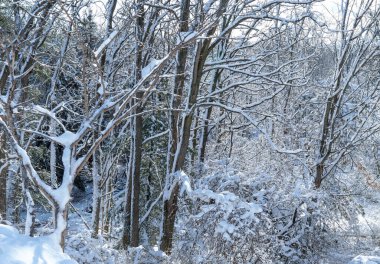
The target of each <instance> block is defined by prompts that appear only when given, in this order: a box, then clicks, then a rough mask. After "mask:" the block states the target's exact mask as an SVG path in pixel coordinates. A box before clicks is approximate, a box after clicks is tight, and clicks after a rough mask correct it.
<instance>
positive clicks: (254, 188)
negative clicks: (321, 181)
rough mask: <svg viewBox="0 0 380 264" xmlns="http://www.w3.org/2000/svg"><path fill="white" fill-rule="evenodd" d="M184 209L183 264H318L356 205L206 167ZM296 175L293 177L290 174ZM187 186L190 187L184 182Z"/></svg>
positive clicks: (178, 251)
mask: <svg viewBox="0 0 380 264" xmlns="http://www.w3.org/2000/svg"><path fill="white" fill-rule="evenodd" d="M205 173H206V174H207V175H208V176H204V177H202V178H200V179H198V180H195V181H194V182H193V183H192V185H193V186H194V187H193V190H189V189H187V192H186V197H187V199H184V202H183V204H182V205H181V206H180V210H181V211H180V216H179V220H178V227H177V230H178V232H177V236H178V237H177V239H178V241H179V242H178V243H177V244H176V247H175V249H174V253H173V256H172V257H171V259H172V260H173V261H175V262H179V263H316V262H318V260H319V259H320V257H321V256H322V255H323V254H324V253H325V250H326V249H328V248H329V247H330V246H332V245H334V244H336V243H337V239H338V238H337V237H336V236H335V235H334V234H335V233H336V231H337V230H338V229H340V230H339V231H342V230H348V229H350V228H351V227H352V226H353V224H355V221H356V217H355V216H356V215H357V213H358V211H357V210H356V206H355V204H354V203H353V202H352V201H351V199H349V198H347V197H345V196H334V195H328V194H326V193H327V192H325V191H323V192H322V191H315V190H313V189H311V188H309V187H307V186H305V184H302V183H301V182H298V184H296V185H295V186H296V187H294V184H292V187H290V186H289V185H290V184H291V181H289V182H285V181H281V179H280V178H278V177H276V176H271V175H270V174H266V173H261V174H258V175H246V174H244V173H241V172H238V171H237V170H236V169H234V168H233V167H232V166H231V165H227V164H226V163H224V164H222V165H220V164H219V165H218V166H214V167H213V168H208V169H206V171H205ZM290 177H293V176H290ZM185 185H189V184H188V183H185Z"/></svg>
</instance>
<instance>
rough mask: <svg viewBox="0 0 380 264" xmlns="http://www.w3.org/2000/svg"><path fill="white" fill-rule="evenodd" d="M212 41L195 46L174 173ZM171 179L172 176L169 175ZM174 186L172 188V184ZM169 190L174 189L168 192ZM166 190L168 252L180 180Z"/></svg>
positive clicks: (219, 12) (225, 1) (184, 146)
mask: <svg viewBox="0 0 380 264" xmlns="http://www.w3.org/2000/svg"><path fill="white" fill-rule="evenodd" d="M227 4H228V0H222V1H221V2H220V3H219V7H218V10H217V12H216V16H217V17H221V16H222V14H223V13H224V11H225V9H226V7H227ZM216 28H217V25H215V26H213V27H211V28H210V29H209V31H208V32H207V35H208V36H212V35H213V34H214V33H215V31H216ZM210 43H211V38H206V39H205V40H203V41H199V42H197V44H196V48H195V56H194V60H193V65H192V66H193V71H192V78H191V85H190V92H189V96H188V102H187V106H186V110H187V111H188V113H187V115H186V116H185V117H184V119H183V121H182V126H181V130H180V132H181V134H180V141H179V143H178V146H179V147H177V150H176V154H175V157H174V162H173V168H172V172H173V174H174V173H175V172H178V171H180V170H182V169H183V168H184V165H185V159H186V154H187V150H188V147H189V140H190V135H191V125H192V122H193V113H191V112H190V111H189V110H190V109H192V108H193V106H194V105H195V103H196V101H197V97H198V93H199V88H200V84H201V79H202V72H203V66H204V64H205V62H206V59H207V56H208V54H209V47H210ZM167 179H170V177H167ZM172 184H174V186H173V187H172V188H171V185H172ZM168 190H172V191H171V192H168ZM165 192H168V193H167V194H166V195H164V212H163V225H162V237H161V245H160V248H161V250H162V251H164V252H166V253H167V254H170V253H171V250H172V244H173V235H174V223H175V217H176V213H177V210H178V193H179V183H178V181H176V180H175V181H174V183H170V182H169V183H168V182H167V183H166V184H165Z"/></svg>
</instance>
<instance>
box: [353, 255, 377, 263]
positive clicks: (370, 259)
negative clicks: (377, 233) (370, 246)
mask: <svg viewBox="0 0 380 264" xmlns="http://www.w3.org/2000/svg"><path fill="white" fill-rule="evenodd" d="M349 264H380V257H374V256H362V255H359V256H357V257H355V258H354V259H353V260H351V262H350V263H349Z"/></svg>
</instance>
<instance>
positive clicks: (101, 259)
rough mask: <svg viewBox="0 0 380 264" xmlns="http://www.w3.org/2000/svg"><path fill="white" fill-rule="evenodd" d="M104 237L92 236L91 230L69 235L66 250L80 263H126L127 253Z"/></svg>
mask: <svg viewBox="0 0 380 264" xmlns="http://www.w3.org/2000/svg"><path fill="white" fill-rule="evenodd" d="M111 244H112V243H109V241H104V238H102V237H98V238H97V239H94V238H91V235H90V232H88V231H86V232H82V233H76V234H75V235H69V236H68V238H67V245H66V250H65V252H66V253H67V254H69V255H70V256H71V257H72V258H73V259H75V260H76V261H77V262H78V263H80V264H87V263H93V264H95V263H104V264H114V263H125V253H124V252H122V251H117V250H115V249H113V248H112V246H111Z"/></svg>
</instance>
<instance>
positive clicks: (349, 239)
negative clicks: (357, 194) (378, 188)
mask: <svg viewBox="0 0 380 264" xmlns="http://www.w3.org/2000/svg"><path fill="white" fill-rule="evenodd" d="M359 203H360V204H361V205H362V206H363V210H364V214H363V215H360V216H359V223H358V229H357V230H351V231H350V232H349V233H342V234H337V237H338V238H339V237H341V239H339V240H337V244H336V247H333V248H331V249H330V251H329V252H328V253H327V254H326V258H325V259H324V260H323V261H322V262H321V263H323V264H347V263H350V264H378V263H379V264H380V194H373V195H371V198H370V199H368V198H367V199H363V200H362V201H359ZM350 261H351V262H350Z"/></svg>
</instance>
